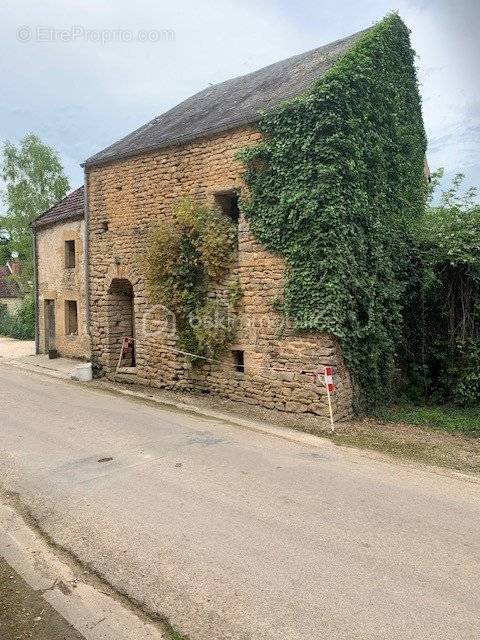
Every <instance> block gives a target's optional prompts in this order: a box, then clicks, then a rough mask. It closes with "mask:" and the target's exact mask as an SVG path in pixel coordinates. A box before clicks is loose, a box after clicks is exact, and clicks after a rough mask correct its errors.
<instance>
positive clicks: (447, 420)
mask: <svg viewBox="0 0 480 640" xmlns="http://www.w3.org/2000/svg"><path fill="white" fill-rule="evenodd" d="M374 417H375V418H378V419H379V420H382V421H384V422H401V423H404V424H413V425H417V426H425V427H431V428H433V429H443V430H445V431H448V432H449V433H463V434H465V435H471V436H477V437H478V436H480V407H472V408H468V409H465V408H460V407H450V406H415V405H408V404H404V405H396V406H391V407H384V408H382V409H380V410H379V411H377V412H376V413H375V414H374Z"/></svg>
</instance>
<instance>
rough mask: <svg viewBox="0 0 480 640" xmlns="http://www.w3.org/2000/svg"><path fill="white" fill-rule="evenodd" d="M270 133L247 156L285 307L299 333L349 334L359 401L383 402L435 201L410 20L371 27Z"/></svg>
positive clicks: (256, 229) (255, 206)
mask: <svg viewBox="0 0 480 640" xmlns="http://www.w3.org/2000/svg"><path fill="white" fill-rule="evenodd" d="M260 130H261V131H262V132H263V134H264V139H263V141H262V142H261V143H259V144H258V145H256V146H254V147H250V148H248V149H245V150H244V151H243V152H242V153H241V154H240V158H241V159H242V160H243V162H244V163H245V175H244V179H245V181H246V184H247V186H248V191H249V195H248V197H245V198H244V200H243V202H242V208H243V210H244V212H245V216H246V218H247V220H248V222H249V223H250V227H251V229H252V231H253V233H254V234H255V235H256V237H257V238H258V240H259V241H260V242H262V244H263V245H264V246H265V247H266V248H267V249H269V250H271V251H274V252H276V253H279V254H280V255H282V256H283V257H284V259H285V261H286V265H287V269H288V278H287V282H286V286H285V294H284V300H283V306H282V309H283V313H284V314H285V316H286V317H287V318H289V319H290V321H292V322H293V324H294V326H295V327H296V328H297V329H298V330H304V331H312V330H313V331H322V332H323V331H325V332H329V333H332V334H333V335H335V336H336V337H337V338H338V339H339V341H340V343H341V346H342V351H343V354H344V357H345V360H346V362H347V365H348V366H349V369H350V372H351V374H352V378H353V381H354V385H355V389H356V391H357V400H358V402H359V406H365V405H366V404H368V403H374V402H376V401H379V400H382V399H384V398H385V396H386V395H387V394H388V392H389V389H390V388H391V385H392V381H393V379H394V376H395V370H396V364H397V350H398V345H399V344H400V343H401V340H402V331H403V320H402V310H403V297H404V292H405V288H406V286H407V283H408V280H409V277H410V273H409V248H410V245H411V242H412V226H413V225H412V223H413V222H414V221H415V220H417V219H418V218H419V216H421V214H422V212H423V209H424V183H423V167H424V157H425V150H426V138H425V132H424V126H423V120H422V113H421V102H420V97H419V92H418V85H417V78H416V71H415V65H414V52H413V50H412V48H411V46H410V39H409V32H408V29H407V27H406V26H405V25H404V23H403V22H402V20H401V19H400V18H399V17H398V16H397V15H396V14H392V15H389V16H387V18H385V19H384V20H383V21H382V22H380V23H379V24H377V25H376V26H375V27H373V28H372V29H370V30H368V31H366V32H365V33H364V34H362V35H361V36H360V37H359V39H358V40H357V41H356V42H355V43H354V44H353V45H352V46H351V48H350V49H348V50H347V52H346V53H345V55H344V56H343V57H342V58H341V59H339V60H338V61H337V62H336V63H335V64H334V65H333V67H331V68H330V70H329V71H327V73H326V74H325V76H324V77H323V78H321V79H320V80H319V81H317V83H316V84H314V86H313V87H312V88H311V90H310V91H309V92H308V93H306V94H305V95H303V96H301V97H299V98H296V99H294V100H291V101H289V102H287V103H285V104H283V105H281V106H280V107H278V108H276V109H274V110H272V111H271V112H268V113H267V114H265V115H264V117H263V118H262V120H261V122H260ZM367 388H368V393H367V392H366V390H367Z"/></svg>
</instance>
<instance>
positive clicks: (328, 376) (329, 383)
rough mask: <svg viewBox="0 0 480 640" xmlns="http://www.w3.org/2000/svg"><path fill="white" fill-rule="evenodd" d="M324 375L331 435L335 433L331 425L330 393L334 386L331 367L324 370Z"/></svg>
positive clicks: (332, 391)
mask: <svg viewBox="0 0 480 640" xmlns="http://www.w3.org/2000/svg"><path fill="white" fill-rule="evenodd" d="M324 375H325V387H326V389H327V398H328V410H329V412H330V427H331V430H332V433H334V432H335V426H334V424H333V410H332V393H334V391H335V385H334V384H333V367H330V366H326V367H325V369H324Z"/></svg>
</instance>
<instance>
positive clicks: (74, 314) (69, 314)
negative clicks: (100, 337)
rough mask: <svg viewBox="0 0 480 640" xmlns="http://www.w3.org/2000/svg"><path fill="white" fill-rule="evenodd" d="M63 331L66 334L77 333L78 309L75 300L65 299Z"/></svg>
mask: <svg viewBox="0 0 480 640" xmlns="http://www.w3.org/2000/svg"><path fill="white" fill-rule="evenodd" d="M65 333H66V335H67V336H76V335H78V309H77V301H76V300H65Z"/></svg>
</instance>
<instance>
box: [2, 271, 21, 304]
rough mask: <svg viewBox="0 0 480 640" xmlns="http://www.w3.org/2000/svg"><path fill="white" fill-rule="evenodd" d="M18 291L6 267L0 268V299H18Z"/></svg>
mask: <svg viewBox="0 0 480 640" xmlns="http://www.w3.org/2000/svg"><path fill="white" fill-rule="evenodd" d="M20 297H21V295H20V289H19V287H18V284H17V283H16V282H15V280H13V279H12V274H11V273H10V269H9V268H8V267H7V266H0V298H20Z"/></svg>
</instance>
